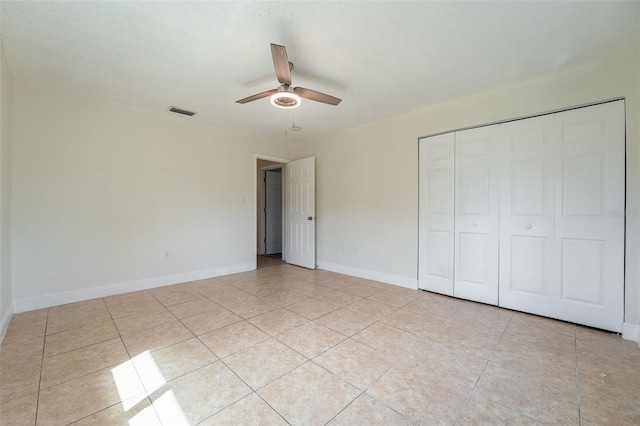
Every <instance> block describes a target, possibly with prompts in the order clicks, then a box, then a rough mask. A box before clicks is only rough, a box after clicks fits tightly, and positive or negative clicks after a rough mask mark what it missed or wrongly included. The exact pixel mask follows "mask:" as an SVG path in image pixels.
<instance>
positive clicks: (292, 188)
mask: <svg viewBox="0 0 640 426" xmlns="http://www.w3.org/2000/svg"><path fill="white" fill-rule="evenodd" d="M285 167H286V168H285V179H286V197H285V199H286V244H285V247H286V261H287V263H291V264H294V265H298V266H303V267H305V268H311V269H315V267H316V227H315V221H316V217H315V214H316V211H315V158H314V157H309V158H304V159H301V160H296V161H290V162H288V163H287V164H286V166H285Z"/></svg>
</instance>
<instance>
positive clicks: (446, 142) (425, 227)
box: [418, 133, 455, 296]
mask: <svg viewBox="0 0 640 426" xmlns="http://www.w3.org/2000/svg"><path fill="white" fill-rule="evenodd" d="M419 150H420V206H419V207H420V213H419V214H420V217H419V237H418V240H419V259H418V287H419V288H421V289H424V290H429V291H434V292H437V293H441V294H446V295H449V296H451V295H453V254H454V249H453V246H454V241H453V239H454V233H453V229H454V228H453V220H454V215H453V211H454V208H453V202H454V199H453V191H454V183H453V180H454V163H455V156H454V135H453V133H449V134H444V135H438V136H432V137H428V138H423V139H420V142H419Z"/></svg>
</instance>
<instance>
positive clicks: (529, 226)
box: [525, 225, 533, 229]
mask: <svg viewBox="0 0 640 426" xmlns="http://www.w3.org/2000/svg"><path fill="white" fill-rule="evenodd" d="M525 228H527V229H531V228H533V227H532V226H531V225H527V226H525Z"/></svg>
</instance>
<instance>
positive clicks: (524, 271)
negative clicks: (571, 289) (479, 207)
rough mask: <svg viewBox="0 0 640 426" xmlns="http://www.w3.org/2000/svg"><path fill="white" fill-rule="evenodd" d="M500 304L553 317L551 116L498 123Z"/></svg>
mask: <svg viewBox="0 0 640 426" xmlns="http://www.w3.org/2000/svg"><path fill="white" fill-rule="evenodd" d="M500 134H501V142H502V143H501V151H502V161H501V166H500V168H501V176H500V306H502V307H505V308H510V309H516V310H520V311H525V312H530V313H533V314H538V315H545V316H553V311H554V308H553V305H554V288H555V287H556V286H557V284H558V283H557V279H556V277H555V275H554V274H553V271H554V270H555V256H554V214H555V210H554V202H555V201H554V181H555V177H554V170H555V169H556V168H557V164H556V163H557V161H556V157H557V153H556V151H557V145H558V140H559V138H558V136H557V133H556V126H555V117H554V115H544V116H541V117H534V118H529V119H526V120H518V121H512V122H509V123H504V124H501V125H500Z"/></svg>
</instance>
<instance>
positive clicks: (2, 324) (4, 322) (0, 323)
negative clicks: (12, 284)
mask: <svg viewBox="0 0 640 426" xmlns="http://www.w3.org/2000/svg"><path fill="white" fill-rule="evenodd" d="M12 317H13V303H11V304H9V309H7V312H5V313H4V315H3V316H2V319H0V345H1V344H2V341H3V340H4V336H6V334H7V328H9V323H10V322H11V318H12Z"/></svg>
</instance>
